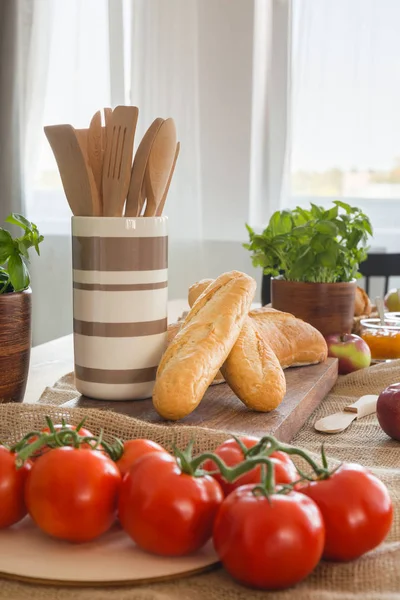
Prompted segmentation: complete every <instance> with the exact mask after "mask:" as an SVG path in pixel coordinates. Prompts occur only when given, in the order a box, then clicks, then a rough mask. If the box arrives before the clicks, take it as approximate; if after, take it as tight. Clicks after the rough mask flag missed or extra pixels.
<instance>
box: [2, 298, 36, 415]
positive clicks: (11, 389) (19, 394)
mask: <svg viewBox="0 0 400 600" xmlns="http://www.w3.org/2000/svg"><path fill="white" fill-rule="evenodd" d="M31 298H32V292H31V289H30V288H28V289H27V290H24V291H23V292H11V293H10V294H0V403H2V402H22V401H23V399H24V394H25V387H26V381H27V378H28V369H29V358H30V354H31V313H32V300H31Z"/></svg>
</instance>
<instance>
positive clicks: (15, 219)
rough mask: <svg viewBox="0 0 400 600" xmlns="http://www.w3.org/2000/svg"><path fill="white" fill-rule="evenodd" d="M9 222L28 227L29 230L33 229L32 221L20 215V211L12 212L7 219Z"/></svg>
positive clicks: (24, 227)
mask: <svg viewBox="0 0 400 600" xmlns="http://www.w3.org/2000/svg"><path fill="white" fill-rule="evenodd" d="M6 222H7V223H12V224H13V225H18V227H22V228H23V229H27V230H28V231H32V223H31V222H30V221H28V219H25V217H24V216H22V215H19V214H18V213H11V215H9V216H8V217H7V219H6Z"/></svg>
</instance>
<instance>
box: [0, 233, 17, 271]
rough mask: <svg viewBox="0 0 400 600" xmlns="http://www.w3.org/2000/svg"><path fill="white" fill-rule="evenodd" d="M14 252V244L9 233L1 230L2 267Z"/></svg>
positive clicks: (0, 256) (0, 263)
mask: <svg viewBox="0 0 400 600" xmlns="http://www.w3.org/2000/svg"><path fill="white" fill-rule="evenodd" d="M13 252H14V242H13V239H12V237H11V235H10V234H9V232H8V231H6V230H5V229H1V228H0V265H2V264H4V263H5V262H6V260H7V259H8V257H9V256H10V255H11V254H12V253H13Z"/></svg>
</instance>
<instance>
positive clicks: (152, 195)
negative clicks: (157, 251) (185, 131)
mask: <svg viewBox="0 0 400 600" xmlns="http://www.w3.org/2000/svg"><path fill="white" fill-rule="evenodd" d="M175 153H176V129H175V122H174V120H173V119H166V120H165V121H164V123H162V125H161V127H160V129H159V130H158V133H157V136H156V139H155V140H154V143H153V146H152V148H151V151H150V155H149V159H148V161H147V167H146V173H145V182H146V194H147V205H146V210H145V213H144V216H145V217H154V215H155V214H156V211H157V207H158V205H159V204H160V203H161V201H162V197H163V194H164V191H165V189H166V186H167V182H168V178H169V175H170V173H171V169H172V165H173V163H174V159H175Z"/></svg>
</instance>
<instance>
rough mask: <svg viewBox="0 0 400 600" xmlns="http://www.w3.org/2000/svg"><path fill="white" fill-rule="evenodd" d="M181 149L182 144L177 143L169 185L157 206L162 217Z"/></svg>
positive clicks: (158, 215) (158, 213)
mask: <svg viewBox="0 0 400 600" xmlns="http://www.w3.org/2000/svg"><path fill="white" fill-rule="evenodd" d="M180 149H181V145H180V143H179V142H178V143H177V145H176V150H175V157H174V162H173V163H172V167H171V172H170V174H169V177H168V181H167V185H166V188H165V190H164V194H163V197H162V198H161V202H160V204H159V205H158V206H157V210H156V217H161V215H162V212H163V210H164V206H165V201H166V199H167V196H168V192H169V186H170V185H171V181H172V177H173V175H174V171H175V165H176V161H177V160H178V156H179V150H180Z"/></svg>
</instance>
